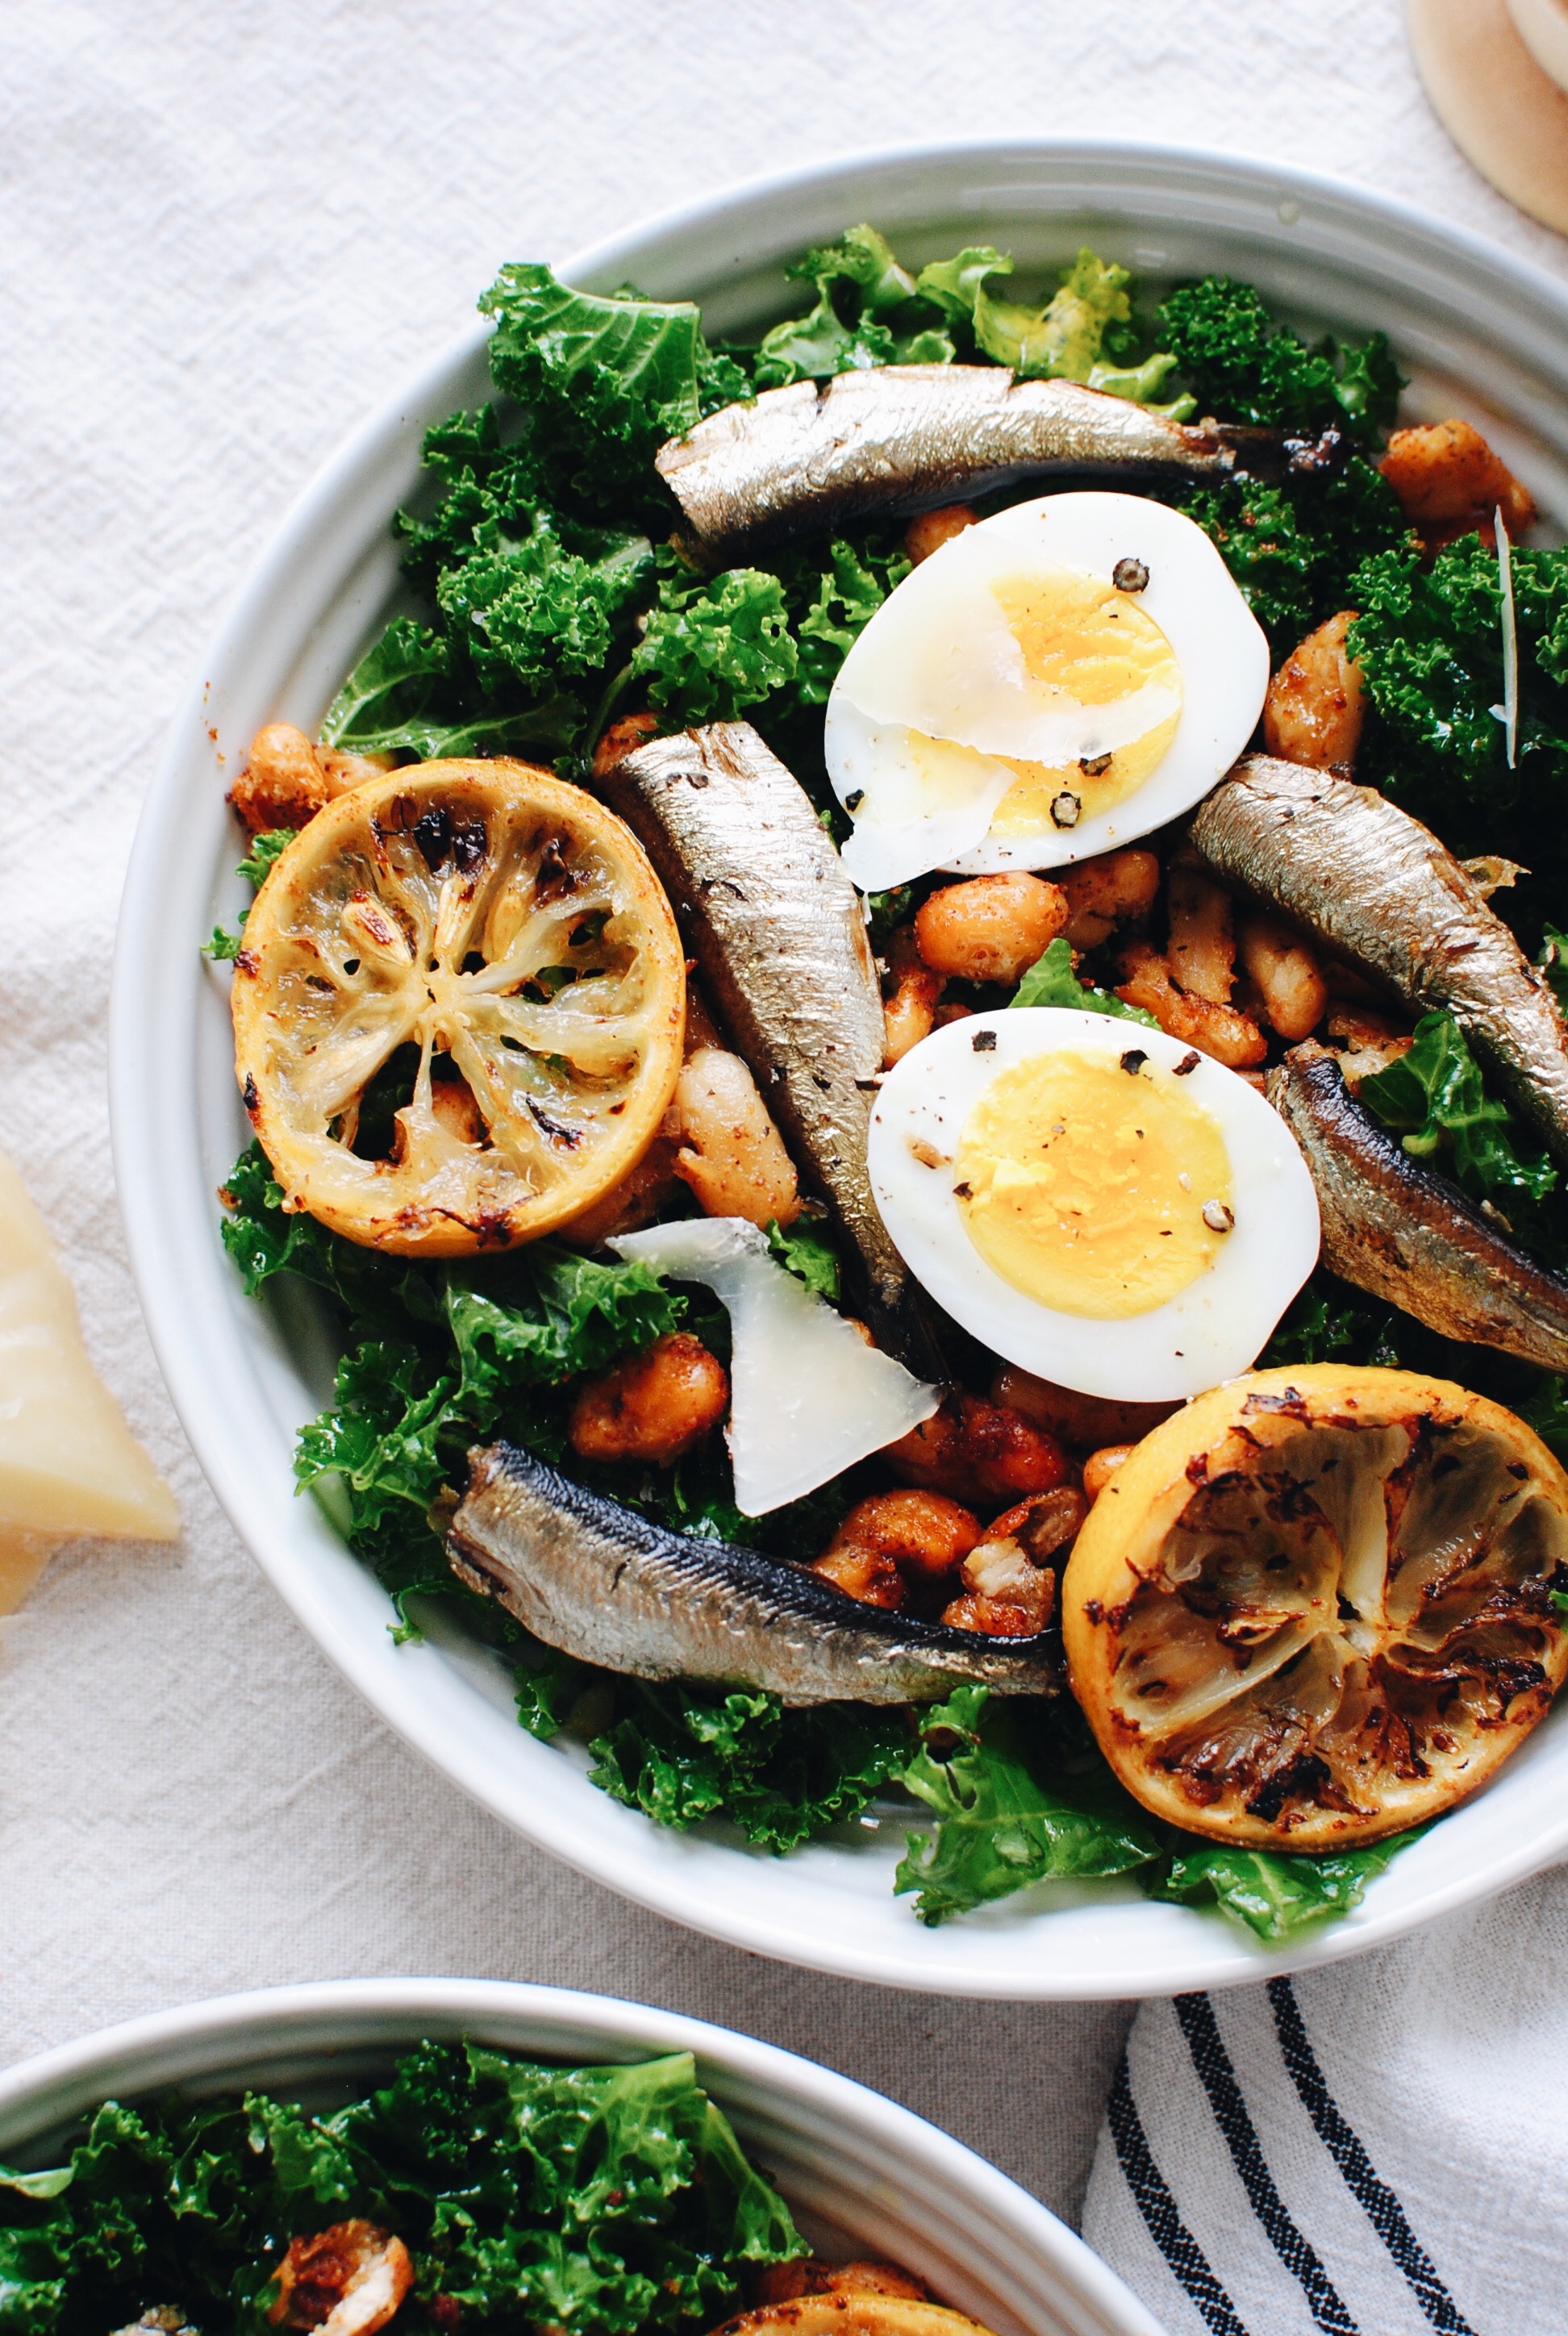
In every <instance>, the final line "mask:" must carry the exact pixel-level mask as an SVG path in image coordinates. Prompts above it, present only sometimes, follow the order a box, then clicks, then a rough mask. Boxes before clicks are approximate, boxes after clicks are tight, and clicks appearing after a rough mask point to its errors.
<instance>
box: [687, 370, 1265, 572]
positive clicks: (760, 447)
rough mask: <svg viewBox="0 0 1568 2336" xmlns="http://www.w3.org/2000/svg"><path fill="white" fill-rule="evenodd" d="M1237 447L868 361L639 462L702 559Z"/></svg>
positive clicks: (1205, 433) (1112, 410) (1099, 406)
mask: <svg viewBox="0 0 1568 2336" xmlns="http://www.w3.org/2000/svg"><path fill="white" fill-rule="evenodd" d="M1263 434H1264V433H1251V437H1255V438H1261V436H1262V435H1263ZM1247 443H1250V442H1249V433H1247V432H1245V431H1237V430H1226V429H1224V428H1222V426H1221V425H1219V424H1217V423H1203V424H1201V425H1197V426H1193V425H1192V424H1189V423H1181V422H1172V421H1169V420H1168V419H1167V418H1166V417H1165V416H1164V415H1163V414H1152V413H1150V412H1149V410H1148V408H1147V407H1146V406H1142V405H1135V404H1132V403H1131V401H1130V400H1129V399H1127V398H1125V397H1113V396H1111V395H1109V394H1107V393H1106V392H1105V391H1104V390H1097V389H1086V388H1084V387H1083V386H1082V385H1081V384H1079V383H1077V382H1074V381H1018V380H1016V379H1015V378H1014V376H1013V375H1012V374H1011V373H1009V372H1008V370H1007V369H1006V368H1005V367H1004V366H1000V365H878V366H875V367H873V368H871V369H869V370H867V371H864V372H857V373H841V374H839V375H835V376H834V378H833V380H832V381H830V382H828V383H826V384H823V386H821V387H820V388H819V386H818V384H816V383H815V382H811V381H802V382H795V383H794V384H791V386H790V387H789V388H787V389H769V390H765V391H764V392H763V394H762V395H761V396H760V397H759V398H757V399H756V400H755V402H754V403H752V404H735V405H726V406H725V407H724V408H723V410H722V411H721V412H719V413H717V414H710V415H709V416H708V418H707V419H706V421H705V422H699V423H697V426H696V429H695V430H693V431H691V432H689V433H687V436H686V437H684V438H675V439H671V440H670V441H669V443H667V445H665V446H663V447H661V448H660V450H659V453H658V454H657V457H656V458H655V460H656V466H657V470H658V471H659V472H660V474H661V476H662V477H663V478H664V480H665V482H666V483H667V485H668V487H669V488H670V490H671V492H673V494H674V495H675V498H676V500H677V502H678V503H679V504H680V507H681V510H682V511H684V513H685V515H686V519H687V524H688V526H689V527H690V528H691V530H692V532H693V534H694V535H695V536H696V539H697V540H698V541H699V542H700V543H701V544H702V545H703V546H704V547H705V548H706V550H709V551H711V552H713V553H715V554H720V553H727V552H729V551H732V550H738V549H739V548H741V547H742V546H743V545H745V544H748V543H749V544H756V543H765V542H768V541H770V540H778V539H779V538H782V537H785V536H789V535H794V534H797V533H799V532H800V531H802V530H803V529H807V528H815V527H829V526H833V525H834V524H836V523H837V522H839V521H843V520H849V519H855V518H860V517H864V516H866V515H868V514H871V513H874V512H879V511H888V512H892V511H926V510H930V508H931V507H932V506H933V505H935V504H937V503H944V502H952V501H959V500H967V499H969V498H970V497H972V496H975V495H978V494H983V493H984V492H986V490H987V489H988V488H990V487H995V486H1001V485H1003V484H1005V483H1006V482H1008V480H1010V479H1022V478H1029V477H1032V476H1042V475H1044V474H1046V473H1048V472H1053V471H1077V472H1086V471H1110V472H1125V473H1129V474H1136V475H1139V476H1143V475H1145V474H1150V473H1158V472H1175V473H1185V474H1187V475H1188V476H1190V477H1197V478H1205V477H1211V476H1222V475H1223V474H1224V473H1225V472H1229V471H1231V470H1232V469H1233V468H1235V467H1236V466H1237V451H1236V450H1237V448H1238V446H1245V445H1246V444H1247ZM1270 444H1271V445H1272V444H1273V442H1272V441H1271V442H1270Z"/></svg>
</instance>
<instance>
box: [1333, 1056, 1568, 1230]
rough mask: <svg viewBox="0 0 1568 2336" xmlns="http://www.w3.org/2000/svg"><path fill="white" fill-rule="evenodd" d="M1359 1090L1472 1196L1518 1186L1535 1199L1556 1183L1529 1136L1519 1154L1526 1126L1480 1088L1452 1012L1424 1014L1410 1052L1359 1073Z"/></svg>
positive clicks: (1376, 1113)
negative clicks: (1361, 1075)
mask: <svg viewBox="0 0 1568 2336" xmlns="http://www.w3.org/2000/svg"><path fill="white" fill-rule="evenodd" d="M1359 1100H1360V1102H1361V1103H1362V1105H1364V1107H1365V1108H1366V1109H1367V1110H1368V1111H1369V1112H1370V1113H1371V1114H1372V1115H1373V1117H1374V1118H1375V1119H1377V1120H1379V1121H1380V1122H1381V1123H1382V1124H1383V1125H1384V1126H1385V1127H1387V1128H1391V1129H1392V1130H1393V1131H1394V1133H1395V1134H1397V1135H1398V1138H1399V1142H1400V1144H1401V1146H1402V1147H1403V1149H1404V1150H1405V1151H1407V1153H1409V1154H1410V1156H1411V1158H1412V1159H1415V1160H1426V1161H1431V1162H1432V1163H1433V1164H1434V1165H1436V1166H1437V1167H1440V1168H1443V1169H1445V1170H1446V1171H1447V1173H1450V1174H1451V1175H1452V1176H1453V1177H1454V1179H1455V1181H1456V1183H1458V1184H1459V1185H1460V1186H1461V1187H1462V1188H1463V1190H1464V1191H1465V1192H1468V1193H1469V1195H1470V1197H1471V1198H1472V1200H1476V1201H1485V1200H1489V1199H1490V1198H1491V1197H1492V1196H1493V1195H1494V1194H1495V1193H1511V1192H1522V1193H1525V1194H1527V1195H1528V1197H1529V1198H1530V1199H1531V1200H1534V1201H1538V1200H1540V1199H1542V1198H1543V1197H1544V1194H1546V1193H1547V1192H1551V1191H1552V1190H1553V1188H1554V1186H1555V1185H1556V1183H1557V1171H1556V1169H1555V1168H1554V1167H1553V1164H1552V1163H1551V1162H1550V1160H1548V1159H1547V1158H1546V1156H1545V1154H1544V1153H1542V1152H1541V1151H1540V1150H1539V1149H1538V1148H1537V1147H1536V1146H1535V1145H1534V1144H1528V1145H1527V1148H1526V1150H1525V1151H1524V1153H1523V1154H1522V1153H1521V1150H1520V1145H1521V1144H1523V1143H1525V1141H1526V1140H1525V1138H1524V1131H1523V1130H1522V1129H1521V1128H1520V1126H1519V1124H1518V1122H1517V1121H1516V1120H1515V1118H1514V1114H1513V1113H1512V1111H1511V1110H1510V1109H1509V1107H1508V1105H1506V1104H1505V1103H1502V1102H1499V1101H1498V1100H1496V1099H1495V1097H1493V1096H1489V1095H1487V1094H1486V1091H1485V1086H1484V1085H1483V1083H1482V1078H1481V1070H1480V1066H1479V1065H1478V1064H1477V1063H1476V1061H1475V1056H1473V1055H1472V1054H1471V1052H1470V1049H1469V1046H1467V1045H1466V1039H1465V1034H1464V1032H1463V1031H1462V1030H1461V1029H1460V1027H1459V1025H1458V1024H1457V1023H1456V1021H1455V1019H1454V1017H1453V1016H1452V1015H1451V1014H1424V1015H1423V1016H1422V1017H1421V1019H1420V1021H1419V1022H1417V1025H1416V1037H1415V1043H1414V1044H1413V1045H1412V1046H1411V1047H1410V1050H1409V1052H1408V1053H1407V1054H1405V1055H1400V1056H1397V1057H1396V1059H1395V1060H1394V1061H1393V1062H1391V1063H1389V1064H1388V1066H1387V1067H1386V1068H1385V1069H1383V1070H1380V1071H1376V1072H1373V1073H1372V1074H1371V1075H1370V1076H1368V1077H1367V1078H1364V1079H1363V1080H1362V1081H1361V1085H1360V1087H1359Z"/></svg>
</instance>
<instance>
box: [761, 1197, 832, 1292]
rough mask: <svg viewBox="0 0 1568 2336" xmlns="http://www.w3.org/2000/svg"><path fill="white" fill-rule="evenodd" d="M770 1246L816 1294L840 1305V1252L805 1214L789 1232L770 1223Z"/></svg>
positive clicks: (778, 1257) (828, 1236)
mask: <svg viewBox="0 0 1568 2336" xmlns="http://www.w3.org/2000/svg"><path fill="white" fill-rule="evenodd" d="M767 1245H768V1247H769V1249H770V1250H772V1251H773V1253H774V1257H776V1258H777V1260H778V1261H779V1263H780V1264H781V1265H784V1266H787V1267H788V1268H789V1270H790V1271H791V1272H792V1273H793V1274H794V1277H795V1279H796V1280H797V1281H803V1282H804V1283H805V1286H806V1288H807V1289H808V1290H810V1291H811V1292H812V1294H813V1297H817V1298H825V1299H827V1301H828V1304H829V1305H830V1306H836V1305H837V1304H838V1298H839V1282H840V1278H841V1277H840V1272H839V1253H838V1249H837V1245H836V1244H835V1243H834V1241H833V1239H832V1237H831V1235H829V1234H827V1233H824V1232H823V1231H821V1229H820V1228H819V1227H818V1226H816V1225H814V1224H813V1223H812V1222H810V1221H809V1220H808V1219H806V1218H802V1219H800V1221H799V1222H797V1223H796V1224H795V1225H794V1227H793V1228H792V1230H791V1231H788V1232H785V1231H784V1229H783V1227H782V1226H780V1225H776V1224H773V1225H769V1227H768V1229H767Z"/></svg>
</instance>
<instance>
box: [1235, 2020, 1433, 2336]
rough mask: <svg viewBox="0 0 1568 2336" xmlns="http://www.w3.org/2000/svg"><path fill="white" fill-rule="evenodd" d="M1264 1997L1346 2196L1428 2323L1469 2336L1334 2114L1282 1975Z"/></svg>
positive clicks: (1401, 2216)
mask: <svg viewBox="0 0 1568 2336" xmlns="http://www.w3.org/2000/svg"><path fill="white" fill-rule="evenodd" d="M1269 2001H1270V2002H1271V2004H1272V2006H1273V2008H1274V2026H1275V2028H1276V2029H1278V2031H1279V2037H1280V2049H1281V2053H1282V2054H1283V2055H1284V2060H1285V2066H1286V2068H1288V2069H1289V2070H1290V2081H1291V2083H1292V2084H1293V2085H1294V2086H1295V2088H1296V2090H1297V2092H1298V2093H1299V2094H1300V2097H1301V2107H1303V2108H1304V2109H1305V2110H1306V2112H1307V2115H1308V2116H1309V2117H1310V2118H1311V2120H1312V2123H1313V2125H1314V2126H1315V2127H1316V2128H1317V2133H1318V2138H1319V2140H1320V2142H1321V2143H1322V2145H1323V2146H1324V2148H1325V2149H1326V2150H1327V2151H1328V2153H1329V2156H1330V2157H1331V2158H1332V2159H1333V2161H1334V2163H1335V2165H1336V2166H1338V2167H1339V2171H1340V2173H1341V2174H1342V2175H1344V2177H1345V2181H1346V2185H1347V2186H1348V2187H1349V2191H1350V2194H1351V2195H1352V2196H1353V2197H1354V2198H1355V2199H1356V2200H1357V2202H1358V2204H1359V2205H1362V2206H1364V2207H1365V2208H1366V2210H1367V2216H1368V2221H1369V2222H1370V2224H1371V2225H1372V2228H1373V2229H1374V2230H1375V2231H1376V2232H1377V2234H1378V2237H1379V2238H1380V2239H1381V2240H1382V2242H1383V2244H1384V2245H1385V2246H1386V2247H1387V2248H1388V2253H1390V2254H1391V2255H1392V2256H1393V2258H1394V2261H1395V2263H1397V2264H1398V2267H1399V2269H1400V2270H1401V2271H1402V2272H1403V2273H1404V2274H1405V2277H1406V2278H1407V2280H1408V2282H1409V2283H1410V2292H1411V2293H1412V2294H1413V2295H1414V2296H1415V2298H1416V2301H1417V2303H1418V2304H1419V2305H1420V2307H1421V2309H1422V2311H1423V2312H1425V2313H1426V2315H1427V2319H1428V2320H1429V2321H1431V2323H1432V2325H1433V2327H1434V2328H1440V2329H1442V2330H1443V2331H1444V2336H1475V2330H1474V2329H1473V2328H1472V2327H1471V2325H1470V2322H1469V2321H1467V2320H1466V2317H1465V2315H1464V2313H1463V2312H1461V2311H1460V2309H1459V2307H1458V2305H1457V2304H1456V2302H1455V2301H1454V2299H1453V2297H1452V2296H1451V2295H1450V2294H1449V2292H1448V2291H1447V2289H1446V2287H1445V2286H1444V2284H1443V2282H1442V2281H1441V2280H1440V2279H1439V2278H1438V2276H1437V2265H1436V2263H1434V2262H1433V2261H1432V2258H1431V2256H1430V2255H1429V2254H1428V2253H1427V2250H1426V2248H1425V2247H1424V2246H1423V2245H1422V2244H1421V2242H1420V2240H1419V2239H1418V2238H1417V2236H1416V2234H1415V2232H1414V2231H1413V2230H1412V2229H1411V2228H1410V2225H1409V2224H1408V2223H1407V2221H1406V2220H1405V2210H1404V2208H1403V2207H1402V2206H1401V2205H1400V2204H1399V2201H1398V2198H1396V2196H1395V2195H1394V2193H1393V2192H1392V2190H1390V2189H1389V2187H1388V2184H1387V2183H1386V2182H1385V2181H1384V2180H1383V2179H1382V2177H1381V2175H1378V2172H1377V2171H1376V2169H1375V2168H1374V2166H1373V2165H1372V2161H1371V2159H1370V2158H1369V2157H1368V2155H1367V2153H1366V2150H1365V2149H1364V2148H1363V2147H1362V2145H1361V2141H1360V2137H1359V2135H1357V2134H1355V2133H1353V2132H1352V2131H1351V2129H1350V2127H1349V2126H1348V2125H1347V2124H1346V2122H1345V2119H1344V2117H1342V2116H1341V2115H1340V2112H1339V2104H1338V2102H1337V2101H1336V2100H1335V2098H1334V2097H1333V2095H1332V2094H1331V2093H1330V2092H1329V2088H1328V2086H1327V2084H1326V2083H1325V2082H1324V2078H1323V2071H1322V2069H1321V2068H1320V2067H1319V2066H1318V2056H1317V2054H1316V2053H1315V2052H1314V2051H1313V2049H1312V2047H1311V2044H1310V2040H1309V2039H1308V2035H1307V2029H1306V2023H1305V2022H1304V2020H1302V2018H1301V2011H1300V2005H1299V2004H1298V2003H1297V2001H1296V1994H1295V1990H1294V1989H1293V1988H1292V1987H1291V1985H1290V1981H1289V1980H1288V1979H1271V1981H1269Z"/></svg>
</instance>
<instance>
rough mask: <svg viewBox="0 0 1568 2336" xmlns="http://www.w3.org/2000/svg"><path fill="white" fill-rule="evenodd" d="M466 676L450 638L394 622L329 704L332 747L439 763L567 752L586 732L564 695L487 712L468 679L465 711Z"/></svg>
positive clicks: (408, 621)
mask: <svg viewBox="0 0 1568 2336" xmlns="http://www.w3.org/2000/svg"><path fill="white" fill-rule="evenodd" d="M588 597H589V599H590V600H591V599H593V595H592V594H591V592H590V593H589V596H588ZM502 662H504V660H502ZM459 671H461V661H460V662H459V666H458V667H455V668H454V663H453V641H452V640H451V639H450V638H444V637H443V636H442V635H441V634H439V633H434V632H432V631H431V630H430V629H429V628H428V627H427V626H424V625H419V624H415V623H414V619H413V618H411V617H395V618H394V619H393V621H392V623H391V624H390V625H388V627H387V628H386V630H385V632H384V633H383V634H382V636H381V638H380V639H379V640H378V641H376V642H375V643H374V644H373V645H372V647H370V648H368V649H367V650H366V651H365V655H364V656H363V657H361V658H360V660H359V663H358V664H357V665H356V666H355V668H354V670H353V672H352V673H351V674H350V675H349V676H348V679H347V680H346V682H345V683H344V685H343V687H342V688H341V689H340V690H339V691H338V693H337V696H336V697H335V698H334V699H333V701H332V704H331V705H330V706H328V707H327V709H326V719H325V720H324V721H323V723H322V725H321V735H322V736H323V738H324V739H325V740H326V743H327V745H330V746H342V747H344V748H346V749H348V750H350V751H352V752H354V753H355V754H414V755H417V756H418V757H419V759H420V760H421V761H422V762H436V761H440V760H443V759H444V758H446V757H453V758H459V759H461V758H462V757H463V756H466V755H469V754H486V753H488V754H515V753H530V754H547V755H549V754H561V753H564V752H565V750H566V748H567V747H568V746H570V744H571V742H572V740H573V738H574V737H575V736H576V735H577V734H578V732H579V729H580V728H581V725H582V706H581V705H580V703H579V700H578V699H577V698H575V697H573V696H569V695H567V694H566V693H564V692H562V691H560V690H551V691H550V692H549V693H548V694H546V695H545V696H542V697H539V698H537V699H535V700H534V701H533V702H532V703H531V704H527V705H513V706H511V707H510V708H506V707H504V706H502V707H498V708H496V710H494V711H492V712H488V713H486V712H482V711H479V712H476V711H475V708H474V706H473V702H472V696H473V691H472V682H467V684H466V705H467V711H466V713H465V712H464V706H463V698H464V695H465V693H464V692H463V690H461V689H460V688H459V686H458V685H457V678H456V676H457V673H458V672H459ZM464 679H465V681H466V676H464Z"/></svg>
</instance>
